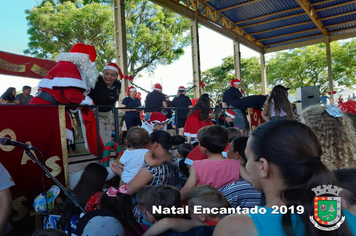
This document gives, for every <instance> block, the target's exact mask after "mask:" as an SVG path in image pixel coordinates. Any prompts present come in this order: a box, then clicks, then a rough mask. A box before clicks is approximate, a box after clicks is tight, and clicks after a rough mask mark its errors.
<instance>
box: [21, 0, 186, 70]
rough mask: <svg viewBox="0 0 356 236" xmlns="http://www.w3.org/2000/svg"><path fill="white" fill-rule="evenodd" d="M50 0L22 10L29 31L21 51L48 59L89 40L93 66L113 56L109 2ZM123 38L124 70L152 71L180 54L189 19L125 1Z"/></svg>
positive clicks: (133, 0) (146, 3) (141, 1)
mask: <svg viewBox="0 0 356 236" xmlns="http://www.w3.org/2000/svg"><path fill="white" fill-rule="evenodd" d="M86 2H88V3H89V4H86V5H84V6H83V5H82V6H78V5H80V4H78V2H77V1H74V2H73V1H63V4H58V5H53V4H52V3H51V2H50V1H45V2H43V3H42V4H41V5H40V6H38V7H34V8H32V9H31V10H27V11H26V14H27V15H28V16H27V21H28V25H29V30H28V34H29V35H30V38H29V43H28V49H26V50H25V51H24V52H25V53H26V54H31V55H34V56H36V57H39V58H46V59H50V58H53V57H54V56H56V55H57V54H58V53H60V52H68V51H69V50H70V49H71V47H72V46H73V45H74V44H75V43H85V44H90V45H94V46H95V48H96V51H97V61H96V62H97V64H98V69H99V70H100V69H102V68H103V67H104V65H105V64H107V63H109V62H111V61H112V60H113V59H114V58H116V56H115V38H114V22H113V13H112V10H111V6H110V5H102V4H99V3H97V2H109V1H86ZM125 4H126V5H125V9H126V29H127V32H126V37H127V49H128V69H129V74H130V75H132V76H134V77H135V76H136V75H137V74H138V73H139V72H140V71H142V70H144V69H147V70H150V71H152V70H154V68H155V67H156V66H157V65H159V64H160V65H168V64H171V63H172V62H174V61H175V60H177V59H178V58H179V57H180V56H181V55H183V54H184V50H183V48H184V47H186V46H187V45H188V44H189V42H190V41H189V36H187V35H186V34H185V32H186V31H187V30H188V29H189V20H188V19H184V18H182V17H180V16H178V15H176V14H174V13H172V12H169V11H168V10H166V9H162V8H161V7H159V6H157V5H155V4H153V3H151V2H149V1H148V0H129V1H125Z"/></svg>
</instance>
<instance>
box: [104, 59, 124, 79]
mask: <svg viewBox="0 0 356 236" xmlns="http://www.w3.org/2000/svg"><path fill="white" fill-rule="evenodd" d="M104 70H112V71H115V72H116V73H117V74H118V75H120V79H122V78H123V77H124V75H123V74H122V72H121V70H120V67H118V65H116V63H109V64H107V65H106V66H104V69H103V72H104Z"/></svg>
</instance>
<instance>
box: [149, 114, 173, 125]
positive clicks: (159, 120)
mask: <svg viewBox="0 0 356 236" xmlns="http://www.w3.org/2000/svg"><path fill="white" fill-rule="evenodd" d="M168 121H169V119H167V117H166V116H165V115H164V114H163V113H161V112H158V111H154V112H152V114H151V116H150V119H149V120H148V121H147V122H148V123H150V124H152V125H154V124H164V123H167V122H168Z"/></svg>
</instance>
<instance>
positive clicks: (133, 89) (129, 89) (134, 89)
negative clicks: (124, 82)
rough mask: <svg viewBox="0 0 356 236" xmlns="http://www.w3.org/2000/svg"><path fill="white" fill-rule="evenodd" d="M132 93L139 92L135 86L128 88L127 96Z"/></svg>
mask: <svg viewBox="0 0 356 236" xmlns="http://www.w3.org/2000/svg"><path fill="white" fill-rule="evenodd" d="M132 91H137V90H136V88H135V87H134V86H130V87H128V88H127V92H126V94H127V96H129V94H130V92H132Z"/></svg>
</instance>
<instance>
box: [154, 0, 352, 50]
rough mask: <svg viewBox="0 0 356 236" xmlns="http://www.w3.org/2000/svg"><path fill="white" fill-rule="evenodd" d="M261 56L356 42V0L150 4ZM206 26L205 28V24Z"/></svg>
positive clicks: (224, 0) (160, 1) (173, 1)
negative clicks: (347, 40)
mask: <svg viewBox="0 0 356 236" xmlns="http://www.w3.org/2000/svg"><path fill="white" fill-rule="evenodd" d="M152 2H155V3H157V4H160V5H162V6H163V7H166V8H169V9H171V10H173V11H176V12H177V13H178V14H182V15H183V16H186V17H188V18H194V14H197V16H198V18H197V19H198V21H199V23H201V24H203V25H205V26H208V27H210V28H212V29H214V30H215V31H219V32H220V33H222V34H225V35H226V36H229V37H230V38H234V36H235V37H236V38H237V40H238V41H240V42H241V43H243V44H245V45H247V46H249V47H250V48H252V49H255V50H257V51H260V52H273V51H279V50H283V49H289V48H294V47H300V46H305V45H310V44H315V43H321V42H323V41H324V40H325V38H326V37H330V40H331V41H333V40H337V39H345V38H352V37H356V0H152ZM208 22H209V23H208Z"/></svg>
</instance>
